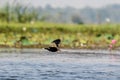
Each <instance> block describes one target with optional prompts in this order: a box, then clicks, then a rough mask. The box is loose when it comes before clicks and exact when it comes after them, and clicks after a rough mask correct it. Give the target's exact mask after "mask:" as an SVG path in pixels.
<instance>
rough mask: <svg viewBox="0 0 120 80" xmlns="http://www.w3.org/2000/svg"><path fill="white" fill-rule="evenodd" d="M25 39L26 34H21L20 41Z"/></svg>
mask: <svg viewBox="0 0 120 80" xmlns="http://www.w3.org/2000/svg"><path fill="white" fill-rule="evenodd" d="M25 39H26V40H27V37H26V36H21V37H20V40H19V41H22V40H25Z"/></svg>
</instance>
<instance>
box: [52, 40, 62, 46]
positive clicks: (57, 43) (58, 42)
mask: <svg viewBox="0 0 120 80" xmlns="http://www.w3.org/2000/svg"><path fill="white" fill-rule="evenodd" d="M60 42H61V40H60V39H56V40H54V41H52V43H55V44H56V46H57V47H59V44H60Z"/></svg>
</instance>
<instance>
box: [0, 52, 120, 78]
mask: <svg viewBox="0 0 120 80" xmlns="http://www.w3.org/2000/svg"><path fill="white" fill-rule="evenodd" d="M0 80H120V56H119V55H115V54H110V55H96V54H65V53H61V54H56V53H48V52H45V53H39V54H38V53H37V54H36V53H32V54H31V53H30V54H16V53H11V54H7V53H4V54H0Z"/></svg>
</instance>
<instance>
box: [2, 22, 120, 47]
mask: <svg viewBox="0 0 120 80" xmlns="http://www.w3.org/2000/svg"><path fill="white" fill-rule="evenodd" d="M21 36H26V37H27V38H28V40H25V41H23V42H22V46H23V47H30V48H31V47H32V48H34V47H35V48H43V47H45V46H48V45H50V44H51V41H52V40H54V39H57V38H60V39H61V40H62V43H61V47H62V48H91V49H94V48H103V49H105V48H108V46H109V44H110V42H111V40H112V39H116V40H117V44H116V45H115V46H116V47H119V46H120V42H119V40H120V25H119V24H102V25H95V24H93V25H91V24H90V25H89V24H82V25H77V24H58V23H47V22H32V23H15V22H9V23H7V22H0V45H1V47H15V45H16V42H17V41H18V40H19V39H20V37H21Z"/></svg>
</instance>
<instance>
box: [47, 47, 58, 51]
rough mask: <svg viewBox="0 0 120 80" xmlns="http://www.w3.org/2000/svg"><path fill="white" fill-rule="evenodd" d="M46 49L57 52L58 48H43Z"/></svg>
mask: <svg viewBox="0 0 120 80" xmlns="http://www.w3.org/2000/svg"><path fill="white" fill-rule="evenodd" d="M45 49H46V50H48V51H51V52H57V51H58V50H59V49H58V48H57V47H48V48H45Z"/></svg>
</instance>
